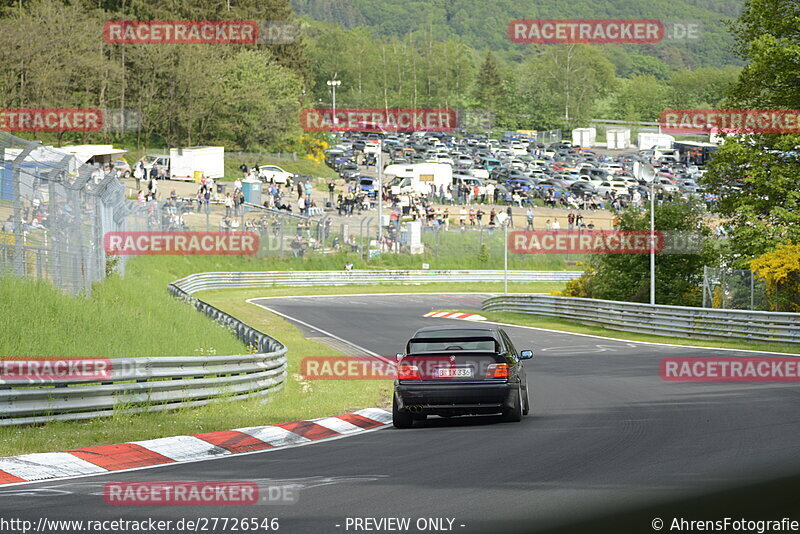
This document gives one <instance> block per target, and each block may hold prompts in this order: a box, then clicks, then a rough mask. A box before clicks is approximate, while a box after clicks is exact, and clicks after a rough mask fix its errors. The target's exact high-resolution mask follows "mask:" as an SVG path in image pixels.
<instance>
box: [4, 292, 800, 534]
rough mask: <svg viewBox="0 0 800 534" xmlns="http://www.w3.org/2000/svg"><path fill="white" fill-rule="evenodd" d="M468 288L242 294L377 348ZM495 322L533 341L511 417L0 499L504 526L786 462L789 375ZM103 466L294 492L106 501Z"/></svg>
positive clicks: (729, 482)
mask: <svg viewBox="0 0 800 534" xmlns="http://www.w3.org/2000/svg"><path fill="white" fill-rule="evenodd" d="M482 298H485V295H483V296H482V295H475V294H472V295H467V294H463V295H395V296H390V295H371V296H367V295H362V296H335V297H292V298H273V299H262V300H259V301H257V303H258V304H261V305H263V306H266V307H269V308H271V309H273V310H275V311H277V312H279V313H281V314H284V315H285V316H287V317H289V318H292V319H296V320H298V321H302V324H301V323H297V324H298V326H299V327H300V328H301V329H302V330H303V331H305V332H306V334H307V335H308V336H310V337H325V336H327V335H334V336H336V337H338V338H340V341H338V343H342V341H341V340H344V341H347V342H350V343H353V344H355V345H356V346H358V347H361V348H363V349H366V350H368V351H372V352H375V353H378V354H381V355H387V356H390V355H393V354H394V353H396V352H398V351H402V349H403V346H404V343H405V341H406V340H407V339H408V337H409V336H410V335H411V333H412V332H413V331H414V330H415V329H417V328H420V327H422V326H430V325H435V324H442V325H444V324H457V323H456V322H455V321H454V320H447V319H429V318H423V317H422V315H423V314H424V313H426V312H428V311H431V310H435V309H470V308H471V309H479V307H480V302H481V300H482ZM265 313H267V312H266V311H265ZM460 324H465V323H463V322H460ZM309 325H310V326H309ZM507 331H508V332H509V334H510V336H511V338H512V340H513V341H514V342H515V344H516V346H517V348H518V349H520V350H521V349H528V348H530V349H533V350H534V353H535V356H534V358H533V360H530V361H528V362H526V363H525V369H526V372H527V373H528V381H529V384H530V392H531V398H532V410H531V415H529V416H528V417H526V418H525V419H524V420H523V421H522V422H521V423H501V422H499V421H498V418H497V417H493V416H492V417H476V418H452V419H441V418H429V420H428V421H427V422H426V423H425V424H424V426H422V427H419V426H418V427H415V428H413V429H409V430H395V429H393V428H388V429H385V430H378V431H374V432H367V433H363V434H359V435H356V436H353V437H347V438H344V439H338V440H333V441H327V442H321V443H316V444H312V445H309V446H304V447H297V448H289V449H284V450H277V451H273V452H266V453H259V454H251V455H245V456H233V457H228V458H222V459H217V460H212V461H204V462H198V463H189V464H178V465H172V466H166V467H159V468H157V469H148V470H141V471H132V472H127V473H117V474H110V475H102V476H93V477H86V478H81V479H76V480H73V481H56V482H53V481H51V482H42V483H37V484H32V485H25V486H17V487H11V488H5V489H3V488H0V514H1V515H2V517H17V518H26V519H30V520H33V521H36V520H38V518H39V517H41V516H42V515H46V516H47V517H48V519H54V518H62V519H63V518H78V519H114V518H127V519H133V518H148V517H151V518H161V519H173V520H174V519H178V518H181V517H184V518H198V517H212V516H216V517H222V516H227V517H277V518H279V521H280V532H287V533H295V532H314V533H336V532H366V531H373V532H374V531H380V532H383V531H390V530H388V529H386V528H382V529H373V530H360V529H359V530H356V529H354V526H353V518H375V519H378V520H379V519H381V518H395V517H397V518H410V519H411V528H410V529H409V530H408V532H447V531H450V532H504V531H506V530H507V527H508V525H506V524H502V525H501V523H500V521H503V520H508V519H515V520H518V521H519V523H518V525H525V526H526V527H529V528H532V529H542V528H547V527H551V526H553V525H565V524H569V523H570V522H572V521H578V520H581V519H583V518H591V517H592V516H593V515H595V514H602V513H604V512H605V513H610V512H614V511H616V510H626V509H630V508H635V507H638V506H647V505H650V504H653V503H659V502H666V501H670V500H674V499H677V498H681V497H683V498H686V497H687V496H692V495H695V494H697V495H702V494H704V493H705V492H708V491H713V490H716V489H720V488H727V487H735V486H739V485H742V484H747V483H749V482H751V481H757V480H766V479H769V478H771V477H775V476H778V475H780V474H786V473H798V472H800V459H799V458H798V451H800V432H799V431H798V428H800V416H799V415H798V410H797V405H798V400H800V396H798V391H799V390H798V386H797V384H796V383H790V382H784V383H780V382H774V383H747V382H739V383H733V382H729V383H709V382H666V381H663V380H662V379H661V378H660V377H659V363H660V361H661V359H662V358H664V357H666V356H709V355H726V356H732V355H733V356H745V355H748V353H744V352H721V351H714V350H709V349H697V348H685V347H664V346H656V345H647V344H641V343H633V342H630V343H629V342H624V341H615V340H607V339H601V338H594V337H589V336H579V335H573V334H564V333H555V332H546V331H540V330H535V329H525V328H520V327H507ZM353 350H354V351H357V349H355V348H353ZM267 409H268V408H267ZM331 415H334V414H331ZM109 480H114V481H141V480H152V481H161V480H256V481H259V482H269V481H271V482H273V483H278V482H291V483H297V484H300V486H301V487H302V488H303V489H302V490H301V491H300V493H299V499H298V502H297V503H296V504H292V505H281V506H274V505H273V506H266V505H264V506H262V505H258V506H249V507H236V508H235V507H230V506H228V507H222V506H217V507H210V506H204V507H176V506H110V505H106V504H104V502H103V499H102V497H101V496H98V493H100V491H101V487H102V484H103V483H104V482H106V481H109ZM795 495H796V494H795ZM795 500H797V499H796V497H795ZM730 506H731V507H734V506H735V504H733V503H732V502H731V503H730ZM738 511H739V510H736V509H731V510H730V512H731V513H735V512H738ZM348 518H350V523H348ZM420 518H423V519H425V518H442V519H443V521H442V523H441V525H440V528H435V527H436V523H433V522H429V523H422V522H421V523H419V525H417V523H416V521H417V520H418V519H420ZM664 519H665V520H668V518H664ZM695 519H716V518H715V517H697V518H695ZM773 519H775V518H773ZM794 519H800V517H795V518H794ZM450 520H452V523H451V522H450ZM348 525H350V526H349V528H348ZM370 525H372V526H375V525H377V523H370ZM383 526H387V525H386V524H384V525H383ZM389 526H391V525H389ZM417 526H419V527H421V528H420V529H417ZM667 526H668V525H667ZM635 527H636V528H628V529H626V531H630V532H653V529H652V527H651V525H650V523H649V521H648V522H647V523H644V524H641V525H635ZM664 531H668V530H667V528H664ZM120 532H122V531H121V530H120ZM209 532H213V531H210V530H209ZM217 532H223V531H222V530H217ZM230 532H232V531H230Z"/></svg>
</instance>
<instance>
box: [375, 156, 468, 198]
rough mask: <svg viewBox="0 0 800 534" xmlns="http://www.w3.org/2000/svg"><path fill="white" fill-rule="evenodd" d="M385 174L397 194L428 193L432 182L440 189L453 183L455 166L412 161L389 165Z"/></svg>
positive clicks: (384, 171)
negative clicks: (410, 162)
mask: <svg viewBox="0 0 800 534" xmlns="http://www.w3.org/2000/svg"><path fill="white" fill-rule="evenodd" d="M383 174H384V175H385V176H386V177H387V178H388V179H389V180H390V181H389V184H390V185H391V187H392V192H393V193H395V194H403V193H418V194H420V195H427V194H428V193H430V191H431V184H433V185H434V186H435V187H436V190H437V191H438V190H439V187H440V186H444V187H447V186H449V185H452V183H453V166H452V165H450V164H449V163H412V164H401V163H397V164H393V165H388V166H387V167H386V168H385V169H384V170H383Z"/></svg>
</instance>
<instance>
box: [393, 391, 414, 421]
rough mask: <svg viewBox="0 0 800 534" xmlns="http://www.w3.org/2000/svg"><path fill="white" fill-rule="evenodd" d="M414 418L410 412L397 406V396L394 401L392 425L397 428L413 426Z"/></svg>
mask: <svg viewBox="0 0 800 534" xmlns="http://www.w3.org/2000/svg"><path fill="white" fill-rule="evenodd" d="M413 424H414V419H413V417H412V416H411V414H410V413H409V412H403V411H400V409H399V408H398V407H397V398H395V399H394V401H392V425H394V427H395V428H411V426H412V425H413Z"/></svg>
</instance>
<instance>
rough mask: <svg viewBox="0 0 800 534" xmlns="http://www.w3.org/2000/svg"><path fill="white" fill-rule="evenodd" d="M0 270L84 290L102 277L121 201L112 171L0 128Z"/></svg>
mask: <svg viewBox="0 0 800 534" xmlns="http://www.w3.org/2000/svg"><path fill="white" fill-rule="evenodd" d="M0 153H2V162H3V166H2V172H1V173H0V217H2V220H3V227H2V233H1V234H0V274H2V275H8V274H13V275H15V276H19V277H28V278H35V279H40V280H50V281H52V282H53V283H54V284H55V285H56V286H58V287H60V288H62V289H64V290H65V291H67V292H69V293H73V294H74V293H87V294H88V293H90V291H91V286H92V283H94V282H97V281H99V280H102V279H103V278H105V275H106V258H105V254H104V251H103V247H102V241H103V235H104V233H105V232H108V231H114V230H120V229H122V225H124V221H125V218H126V216H127V214H128V210H129V206H128V204H127V203H126V202H125V198H124V188H123V186H122V184H120V182H119V180H117V179H116V178H115V176H114V175H113V174H112V173H104V172H103V171H102V170H101V169H100V168H98V167H94V166H91V165H84V164H82V163H81V162H80V161H79V160H78V159H77V158H76V157H75V156H74V155H72V154H68V153H66V152H63V151H61V150H58V149H54V148H51V147H44V146H41V144H39V143H36V142H30V141H26V140H24V139H20V138H18V137H15V136H13V135H10V134H8V133H5V132H0Z"/></svg>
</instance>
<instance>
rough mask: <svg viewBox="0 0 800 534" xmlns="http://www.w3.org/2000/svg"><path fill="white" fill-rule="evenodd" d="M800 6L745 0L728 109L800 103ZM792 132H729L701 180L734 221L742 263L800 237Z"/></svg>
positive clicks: (799, 177) (736, 258) (789, 0)
mask: <svg viewBox="0 0 800 534" xmlns="http://www.w3.org/2000/svg"><path fill="white" fill-rule="evenodd" d="M799 24H800V11H798V9H797V4H796V2H794V1H793V0H748V1H747V2H746V3H745V9H744V11H743V12H742V15H741V16H740V18H739V19H738V21H737V22H736V23H735V24H733V26H732V29H733V31H734V33H735V35H736V44H737V51H738V53H739V55H740V56H741V57H742V59H743V60H745V61H746V62H747V65H746V66H745V67H744V68H743V69H742V72H741V74H740V76H739V78H738V80H737V81H736V84H735V85H734V86H733V88H732V89H731V91H730V97H729V99H728V101H727V102H726V103H725V107H731V108H746V109H747V108H749V109H798V108H800V61H798V59H797V58H799V57H800V41H798V39H797V27H798V25H799ZM797 146H800V135H797V134H757V133H752V134H746V135H730V136H727V140H726V141H725V143H724V145H723V146H722V147H721V149H720V150H719V152H717V153H716V154H715V156H714V158H713V159H712V161H711V164H710V166H709V172H708V173H707V174H706V176H705V179H704V180H703V182H704V184H705V185H706V187H707V188H708V189H709V190H710V191H711V192H713V193H716V194H718V195H719V197H720V198H719V202H718V203H717V209H718V211H719V213H720V214H721V215H722V216H723V217H725V218H728V219H729V220H730V221H731V223H732V225H733V232H732V239H731V243H730V250H729V254H730V257H731V262H732V263H733V264H734V265H735V266H737V267H740V268H743V267H745V266H746V265H747V264H748V263H749V260H751V259H753V258H755V257H757V256H759V255H761V254H764V253H766V252H769V251H770V250H772V249H774V248H775V247H776V246H777V245H779V244H781V243H788V242H800V191H798V188H797V184H798V182H800V160H798V158H797V156H796V155H793V154H796V150H797V148H796V147H797Z"/></svg>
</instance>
